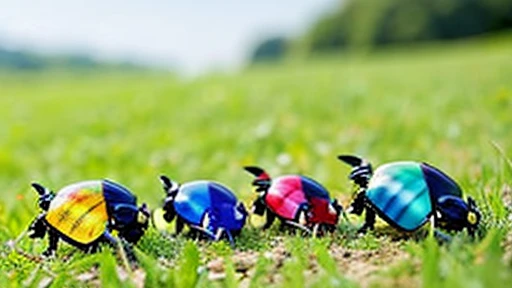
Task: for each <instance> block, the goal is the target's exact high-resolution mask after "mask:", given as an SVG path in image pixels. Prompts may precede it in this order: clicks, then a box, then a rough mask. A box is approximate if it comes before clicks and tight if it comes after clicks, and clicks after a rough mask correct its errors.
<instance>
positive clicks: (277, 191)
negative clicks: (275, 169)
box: [265, 175, 308, 220]
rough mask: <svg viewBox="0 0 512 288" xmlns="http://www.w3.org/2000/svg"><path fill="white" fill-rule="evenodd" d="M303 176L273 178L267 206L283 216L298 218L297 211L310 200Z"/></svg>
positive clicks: (292, 218)
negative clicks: (306, 192)
mask: <svg viewBox="0 0 512 288" xmlns="http://www.w3.org/2000/svg"><path fill="white" fill-rule="evenodd" d="M302 178H305V177H301V176H298V175H285V176H281V177H278V178H276V179H273V180H272V185H271V186H270V188H269V189H268V192H267V194H266V195H265V202H266V204H267V206H268V207H269V208H270V210H272V211H273V212H274V213H276V214H277V215H278V216H280V217H281V218H284V219H287V220H294V219H296V216H297V213H298V212H299V209H300V208H301V207H302V206H305V205H307V203H308V201H307V199H306V195H305V193H304V190H303V183H302Z"/></svg>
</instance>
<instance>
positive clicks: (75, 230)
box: [27, 155, 481, 256]
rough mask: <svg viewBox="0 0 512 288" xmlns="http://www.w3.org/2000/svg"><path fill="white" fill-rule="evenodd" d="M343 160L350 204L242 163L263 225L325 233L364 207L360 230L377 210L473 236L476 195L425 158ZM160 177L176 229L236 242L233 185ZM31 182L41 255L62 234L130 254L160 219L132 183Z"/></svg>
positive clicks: (399, 223) (304, 181)
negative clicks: (57, 185)
mask: <svg viewBox="0 0 512 288" xmlns="http://www.w3.org/2000/svg"><path fill="white" fill-rule="evenodd" d="M338 159H340V160H341V161H342V162H344V163H346V164H348V165H350V166H351V167H352V170H351V173H350V175H349V179H351V180H352V181H353V182H354V183H355V184H356V187H357V191H356V192H355V193H354V197H353V200H352V203H351V204H350V205H349V206H348V207H347V208H346V210H345V211H344V210H343V207H342V206H341V205H340V204H339V203H338V202H337V201H336V200H335V199H332V198H331V196H330V195H329V192H328V191H327V189H325V188H324V187H323V186H322V185H321V184H319V183H318V182H316V181H315V180H313V179H311V178H309V177H305V176H302V175H284V176H280V177H277V178H271V177H270V175H269V174H268V173H267V172H265V170H263V169H261V168H259V167H254V166H250V167H244V169H245V170H246V171H247V172H249V173H250V174H251V175H253V176H254V180H253V181H252V185H253V186H254V187H255V191H256V192H257V193H258V196H257V198H256V200H255V201H254V202H253V205H252V209H251V212H252V213H254V214H256V215H260V216H263V215H265V219H266V221H265V224H264V225H263V229H267V228H269V227H270V226H271V225H272V223H273V222H274V220H275V219H276V218H278V219H279V220H280V225H281V227H282V228H292V229H299V230H301V231H304V232H305V233H310V234H313V235H322V234H325V233H328V232H333V231H334V230H335V229H336V225H337V223H338V220H339V218H340V215H342V214H344V213H354V214H356V215H362V213H363V212H365V221H364V224H363V226H362V227H361V228H360V229H359V231H360V232H361V233H365V232H366V231H368V230H371V229H373V228H374V225H375V218H376V216H377V215H378V216H379V217H380V218H382V219H383V220H384V221H386V222H387V223H388V224H390V225H391V226H393V227H395V228H396V229H399V230H402V231H415V230H417V229H419V228H420V227H422V226H424V225H425V224H426V223H427V222H429V221H430V224H431V226H432V228H433V229H434V230H435V232H436V235H439V236H440V237H449V236H448V235H446V234H444V233H442V232H440V231H439V230H438V229H437V228H442V229H445V230H448V231H461V230H463V229H467V231H468V234H469V235H474V233H475V232H476V230H477V228H478V225H479V223H480V219H481V214H480V212H479V210H478V207H477V205H476V203H475V201H474V200H473V199H472V198H471V197H468V198H467V202H466V201H464V199H463V196H462V191H461V189H460V187H459V186H458V185H457V183H456V182H455V181H454V180H452V179H451V178H450V177H449V176H448V175H446V174H445V173H443V172H442V171H441V170H439V169H437V168H435V167H433V166H431V165H429V164H426V163H420V162H413V161H401V162H392V163H387V164H384V165H381V166H379V167H378V168H377V169H376V170H375V171H373V169H372V166H371V164H370V163H369V162H368V161H366V160H364V159H362V158H359V157H356V156H351V155H340V156H338ZM160 181H161V183H162V187H163V189H164V191H165V199H164V201H163V206H162V208H161V209H160V211H161V212H162V214H163V219H165V221H166V222H168V223H171V222H172V221H175V227H176V234H179V233H181V232H182V230H183V228H184V226H185V225H186V226H188V227H189V228H190V231H191V233H192V234H193V235H195V237H200V238H209V239H213V240H219V239H227V240H228V241H229V242H230V243H231V244H233V243H234V238H235V237H236V236H237V235H238V234H239V233H240V231H241V230H242V228H243V226H244V224H245V222H246V219H247V216H248V214H249V213H248V211H247V210H246V208H245V207H244V205H243V204H242V202H240V201H238V199H237V198H236V196H235V194H234V193H233V192H232V191H231V190H230V189H228V188H227V187H226V186H224V185H222V184H220V183H218V182H214V181H205V180H199V181H192V182H188V183H183V184H179V183H177V182H175V181H173V180H171V179H169V178H168V177H166V176H160ZM32 187H33V188H34V189H35V190H36V191H37V192H38V194H39V202H38V204H39V207H40V209H41V210H42V213H41V214H40V215H38V216H37V217H36V218H35V220H34V221H33V222H32V223H31V224H30V226H29V228H28V230H27V232H28V234H29V236H30V237H31V238H44V237H45V236H46V234H48V243H49V244H48V248H47V249H46V250H45V251H44V252H43V255H44V256H52V255H54V254H55V252H56V250H57V245H58V242H59V240H64V241H65V242H68V243H70V244H72V245H74V246H76V247H78V248H80V249H82V250H85V251H90V252H93V251H95V250H97V249H98V248H99V246H100V244H102V243H107V244H109V245H111V246H117V244H118V243H121V244H123V245H124V247H125V248H127V252H129V253H130V254H131V253H132V252H131V251H130V250H131V245H133V244H135V243H137V242H138V241H139V240H140V239H141V237H142V236H143V235H144V232H145V231H146V230H147V229H148V226H149V222H150V221H151V219H155V217H152V216H154V215H151V213H150V211H149V209H148V207H147V206H146V205H145V204H142V205H141V206H137V199H136V197H135V196H134V195H133V194H132V193H131V192H130V191H129V190H128V189H127V188H125V187H123V186H121V185H120V184H117V183H114V182H112V181H109V180H97V181H83V182H79V183H75V184H72V185H69V186H66V187H64V188H62V189H61V190H60V191H58V192H57V193H54V192H52V191H51V190H50V189H48V188H45V187H44V186H42V185H40V184H37V183H32ZM155 211H156V210H155ZM114 231H115V232H114Z"/></svg>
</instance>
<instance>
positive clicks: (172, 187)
mask: <svg viewBox="0 0 512 288" xmlns="http://www.w3.org/2000/svg"><path fill="white" fill-rule="evenodd" d="M160 182H161V183H162V187H163V188H164V191H165V192H166V193H167V194H169V193H172V192H175V191H177V190H178V188H179V186H180V185H179V184H178V183H177V182H174V181H172V180H171V179H169V177H167V176H165V175H161V176H160Z"/></svg>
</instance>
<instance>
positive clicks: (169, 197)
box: [160, 175, 180, 222]
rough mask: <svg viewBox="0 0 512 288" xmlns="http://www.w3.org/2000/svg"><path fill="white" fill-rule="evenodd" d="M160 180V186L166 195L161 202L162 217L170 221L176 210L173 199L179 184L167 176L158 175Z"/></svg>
mask: <svg viewBox="0 0 512 288" xmlns="http://www.w3.org/2000/svg"><path fill="white" fill-rule="evenodd" d="M160 182H161V183H162V187H163V188H164V191H165V193H166V197H165V200H164V204H163V210H164V211H165V213H164V219H165V221H167V222H171V221H172V220H173V219H174V217H175V216H176V210H175V209H174V200H175V199H176V194H178V191H179V189H180V185H179V184H178V183H177V182H175V181H172V180H171V179H169V178H168V177H167V176H165V175H162V176H160Z"/></svg>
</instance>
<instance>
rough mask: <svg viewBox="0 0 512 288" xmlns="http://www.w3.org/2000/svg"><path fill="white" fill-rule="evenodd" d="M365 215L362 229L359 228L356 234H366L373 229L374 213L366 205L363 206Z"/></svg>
mask: <svg viewBox="0 0 512 288" xmlns="http://www.w3.org/2000/svg"><path fill="white" fill-rule="evenodd" d="M364 209H365V210H366V215H365V218H364V224H363V227H361V228H360V229H359V230H358V231H357V232H358V233H366V232H367V231H368V230H373V229H375V217H376V214H375V211H374V210H373V209H372V208H371V207H369V206H368V205H365V208H364Z"/></svg>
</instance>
